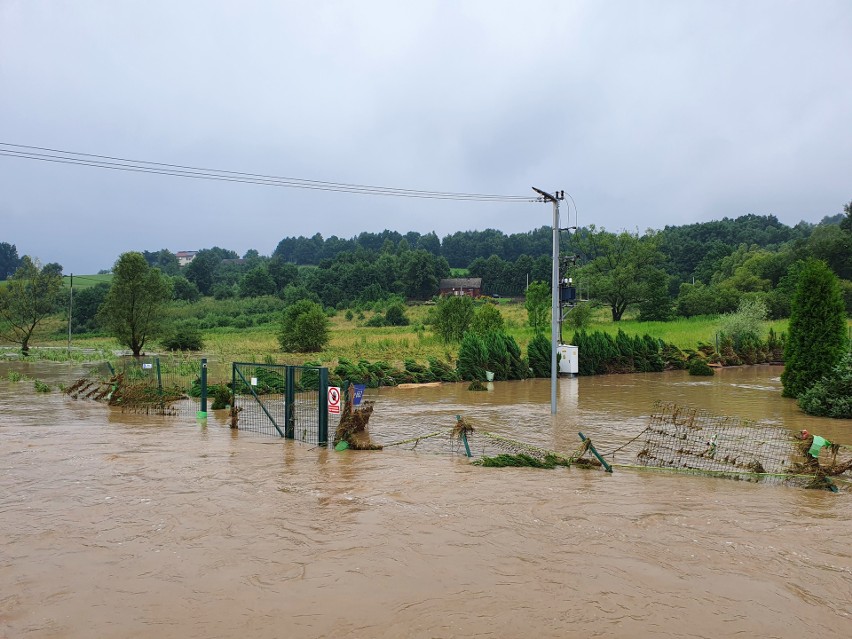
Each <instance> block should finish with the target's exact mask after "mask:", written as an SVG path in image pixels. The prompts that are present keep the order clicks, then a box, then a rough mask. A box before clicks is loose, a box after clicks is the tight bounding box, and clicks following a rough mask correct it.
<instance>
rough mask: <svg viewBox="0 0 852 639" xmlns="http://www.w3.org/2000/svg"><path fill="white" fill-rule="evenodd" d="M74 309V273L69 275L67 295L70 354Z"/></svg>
mask: <svg viewBox="0 0 852 639" xmlns="http://www.w3.org/2000/svg"><path fill="white" fill-rule="evenodd" d="M73 309H74V273H71V286H70V290H69V295H68V352H69V353H70V352H71V312H72V311H73Z"/></svg>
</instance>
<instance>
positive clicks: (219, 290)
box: [213, 284, 237, 300]
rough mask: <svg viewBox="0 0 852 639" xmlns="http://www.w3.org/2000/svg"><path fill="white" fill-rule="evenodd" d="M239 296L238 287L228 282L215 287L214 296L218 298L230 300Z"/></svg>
mask: <svg viewBox="0 0 852 639" xmlns="http://www.w3.org/2000/svg"><path fill="white" fill-rule="evenodd" d="M236 296H237V289H236V288H234V287H233V286H229V285H227V284H217V285H216V286H214V287H213V297H214V298H215V299H217V300H228V299H231V298H232V297H236Z"/></svg>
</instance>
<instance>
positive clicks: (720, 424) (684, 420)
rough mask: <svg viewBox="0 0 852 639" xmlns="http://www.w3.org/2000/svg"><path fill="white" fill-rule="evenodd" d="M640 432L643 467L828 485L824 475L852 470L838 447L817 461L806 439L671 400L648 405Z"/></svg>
mask: <svg viewBox="0 0 852 639" xmlns="http://www.w3.org/2000/svg"><path fill="white" fill-rule="evenodd" d="M643 433H644V435H645V441H644V444H643V446H642V448H641V450H640V451H639V453H638V454H637V456H636V463H637V464H638V465H640V466H645V467H654V468H665V469H670V470H680V471H687V472H693V473H696V472H697V473H704V474H708V475H713V476H721V477H729V478H732V479H739V480H743V481H756V482H758V481H759V482H765V483H788V484H793V485H801V486H804V487H817V488H829V489H832V486H833V483H831V482H830V481H826V478H827V477H831V476H837V475H840V474H842V473H845V472H847V471H848V470H850V469H852V459H845V460H843V459H841V460H839V461H838V459H837V453H838V452H839V450H840V447H837V448H835V449H834V454H833V458H832V460H831V461H830V462H829V461H828V460H827V459H826V461H825V462H822V461H821V460H820V459H819V458H816V457H810V456H809V455H808V452H807V451H808V450H809V448H810V446H811V443H810V442H809V441H805V442H803V441H801V440H798V439H796V437H795V436H793V435H792V434H791V433H790V432H789V431H787V430H786V429H784V428H781V427H778V426H772V425H766V424H760V423H756V422H753V421H749V420H745V419H739V418H736V417H720V416H716V415H711V414H709V413H707V412H704V411H701V410H698V409H694V408H687V407H683V406H679V405H677V404H675V403H672V402H658V403H656V404H655V405H654V411H653V412H652V414H651V416H650V418H649V420H648V425H647V427H646V428H645V430H644V431H643ZM811 441H812V438H811ZM827 457H828V456H827V455H823V458H827Z"/></svg>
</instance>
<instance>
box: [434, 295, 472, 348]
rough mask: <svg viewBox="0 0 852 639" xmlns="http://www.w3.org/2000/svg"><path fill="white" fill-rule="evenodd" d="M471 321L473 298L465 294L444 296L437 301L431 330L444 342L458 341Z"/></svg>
mask: <svg viewBox="0 0 852 639" xmlns="http://www.w3.org/2000/svg"><path fill="white" fill-rule="evenodd" d="M472 321H473V299H471V298H470V297H468V296H467V295H454V296H451V297H444V298H441V300H440V301H439V302H438V303H437V305H436V306H435V309H434V314H433V319H432V330H433V331H435V333H436V334H437V335H438V336H439V337H440V338H441V339H442V340H444V342H447V343H449V342H460V341H462V337H463V336H464V334H465V333H466V332H467V329H468V328H469V327H470V323H471V322H472Z"/></svg>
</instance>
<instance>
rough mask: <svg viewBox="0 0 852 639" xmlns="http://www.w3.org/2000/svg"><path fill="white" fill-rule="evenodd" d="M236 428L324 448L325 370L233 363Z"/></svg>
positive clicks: (326, 423)
mask: <svg viewBox="0 0 852 639" xmlns="http://www.w3.org/2000/svg"><path fill="white" fill-rule="evenodd" d="M231 377H232V378H231V388H232V389H233V392H234V399H233V411H234V412H233V413H232V414H233V415H234V421H233V423H234V424H235V426H236V428H237V429H239V430H245V431H252V432H256V433H263V434H265V435H272V436H277V437H285V438H287V439H293V440H296V441H300V442H304V443H308V444H314V445H320V446H324V445H326V444H327V443H328V404H327V396H328V369H327V368H323V367H314V366H286V365H279V364H256V363H245V362H234V364H233V366H232V373H231Z"/></svg>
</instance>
